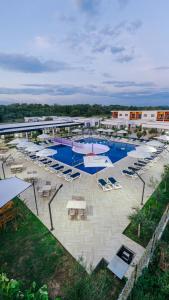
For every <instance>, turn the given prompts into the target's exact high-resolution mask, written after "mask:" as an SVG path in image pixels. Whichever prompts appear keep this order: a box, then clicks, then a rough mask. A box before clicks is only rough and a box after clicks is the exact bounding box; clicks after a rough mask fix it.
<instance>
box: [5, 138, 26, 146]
mask: <svg viewBox="0 0 169 300" xmlns="http://www.w3.org/2000/svg"><path fill="white" fill-rule="evenodd" d="M27 141H28V140H27V139H21V138H20V139H19V138H17V139H14V140H12V141H10V142H9V143H8V145H17V144H19V143H21V142H27Z"/></svg>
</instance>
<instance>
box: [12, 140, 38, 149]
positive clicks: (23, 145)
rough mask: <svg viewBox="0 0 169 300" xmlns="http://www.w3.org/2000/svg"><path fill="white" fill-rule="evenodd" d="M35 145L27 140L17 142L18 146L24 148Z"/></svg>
mask: <svg viewBox="0 0 169 300" xmlns="http://www.w3.org/2000/svg"><path fill="white" fill-rule="evenodd" d="M33 145H34V143H32V142H28V141H27V142H21V143H19V144H17V145H16V147H17V148H23V149H24V148H27V147H29V146H33Z"/></svg>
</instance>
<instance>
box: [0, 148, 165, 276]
mask: <svg viewBox="0 0 169 300" xmlns="http://www.w3.org/2000/svg"><path fill="white" fill-rule="evenodd" d="M11 151H12V153H13V156H14V157H16V162H18V163H19V164H20V163H22V164H23V165H24V167H25V168H26V170H37V172H38V177H39V178H40V179H41V180H42V181H43V180H44V181H45V180H50V181H51V182H52V185H56V186H57V187H59V185H60V184H63V188H62V189H61V190H60V191H59V192H58V194H57V195H56V196H55V198H54V200H53V202H52V215H53V223H54V230H53V231H52V233H53V235H54V236H55V237H56V238H57V239H58V240H59V242H60V243H61V244H62V245H63V246H64V247H65V248H66V249H67V251H68V252H70V254H71V255H72V256H73V257H74V258H75V259H76V260H78V259H79V258H81V257H83V261H84V263H85V266H86V269H87V270H88V271H89V272H90V270H91V269H94V268H95V267H96V266H97V265H98V263H99V262H100V260H101V259H102V258H104V259H106V260H107V261H108V262H110V261H111V260H112V258H113V257H114V255H115V254H116V252H117V251H118V250H119V248H120V247H121V246H122V245H125V246H127V247H128V248H130V249H131V250H132V251H133V252H134V253H135V257H134V261H133V262H134V263H136V262H137V261H138V260H139V259H140V257H141V256H142V254H143V253H144V248H143V247H142V246H140V245H138V244H137V243H135V242H134V241H132V240H130V239H129V238H128V237H126V236H125V235H123V231H124V229H125V228H126V227H127V225H128V224H129V219H128V216H129V215H130V214H131V213H132V212H133V209H134V208H135V207H138V206H140V202H141V193H142V183H141V181H140V180H139V179H136V180H133V179H130V178H128V177H126V176H124V175H122V174H121V170H122V169H124V168H126V167H127V166H129V165H132V164H133V162H135V161H136V160H135V159H133V158H130V157H126V158H123V159H121V160H120V161H118V162H116V163H115V164H114V167H113V168H106V169H104V170H102V171H100V172H99V173H97V174H95V175H89V174H87V173H85V172H81V174H82V176H81V178H80V179H77V180H75V181H74V182H72V183H71V182H67V181H65V180H64V179H62V178H59V177H58V176H57V175H56V174H51V173H50V172H49V171H47V170H45V169H44V167H39V166H38V165H37V164H34V163H33V162H31V161H27V160H26V159H25V158H24V155H21V156H20V157H19V156H18V152H17V151H16V150H11ZM167 160H169V153H168V152H166V151H165V153H163V154H162V155H161V156H160V160H158V161H157V162H156V163H154V164H153V165H152V166H151V167H150V168H149V169H148V170H147V171H146V172H145V173H144V174H143V175H142V177H143V179H144V180H145V181H146V188H145V197H144V203H145V202H146V201H147V199H148V198H149V196H150V195H151V194H152V192H153V191H154V187H152V186H151V185H150V178H152V177H153V178H154V179H156V180H158V182H159V181H160V180H161V174H162V172H163V167H164V165H165V164H166V161H167ZM5 170H6V175H7V177H10V176H11V174H10V169H9V167H5ZM0 172H2V171H0ZM0 175H1V174H0ZM25 175H26V171H25V170H24V171H23V172H22V173H18V174H17V176H18V177H19V178H24V177H25ZM109 175H111V176H113V177H115V178H116V179H117V180H118V181H119V182H120V184H121V185H122V189H119V190H112V191H108V192H103V191H102V189H101V188H99V187H98V185H97V179H98V178H106V177H107V176H109ZM12 176H14V175H12ZM37 185H38V184H37ZM72 195H76V196H82V197H84V198H85V200H86V202H87V219H86V220H84V221H82V220H81V221H79V220H78V221H75V220H74V221H72V220H69V218H68V211H67V208H66V205H67V202H68V201H69V200H71V198H72ZM22 199H24V200H25V202H26V204H27V205H28V207H29V208H30V209H31V210H32V211H33V212H34V213H36V211H35V204H34V197H33V190H32V188H29V189H28V190H27V191H25V192H24V193H23V194H22ZM37 201H38V208H39V218H40V220H41V221H42V222H43V223H44V224H45V225H46V226H47V227H48V228H49V229H50V220H49V212H48V201H49V199H44V198H40V197H39V196H38V193H37ZM131 272H132V266H130V268H129V270H128V271H127V273H126V276H130V273H131Z"/></svg>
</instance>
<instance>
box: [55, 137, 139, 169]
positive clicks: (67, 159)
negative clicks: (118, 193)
mask: <svg viewBox="0 0 169 300" xmlns="http://www.w3.org/2000/svg"><path fill="white" fill-rule="evenodd" d="M77 142H82V143H98V144H103V145H107V146H109V148H110V150H109V151H108V152H106V153H105V154H102V155H106V156H108V157H109V159H110V160H111V161H112V163H115V162H117V161H119V160H120V159H122V158H124V157H126V156H127V152H129V151H132V150H134V149H135V146H134V145H131V144H126V143H120V142H113V141H107V140H102V139H97V138H92V137H90V138H85V139H81V140H78V141H77ZM50 148H52V149H56V150H57V153H56V154H55V155H53V156H52V158H53V159H56V160H57V161H60V162H63V163H64V164H67V165H69V166H71V167H72V166H73V167H76V168H77V169H78V170H81V171H84V172H86V173H89V174H95V173H97V172H99V171H101V170H103V169H104V168H100V167H99V168H86V167H85V166H84V164H83V156H84V155H83V154H79V153H75V152H73V151H72V148H71V147H69V146H64V145H57V146H52V147H50Z"/></svg>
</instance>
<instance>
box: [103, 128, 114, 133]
mask: <svg viewBox="0 0 169 300" xmlns="http://www.w3.org/2000/svg"><path fill="white" fill-rule="evenodd" d="M105 132H107V133H112V132H114V130H113V129H110V128H108V129H105Z"/></svg>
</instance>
